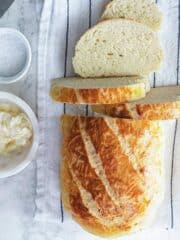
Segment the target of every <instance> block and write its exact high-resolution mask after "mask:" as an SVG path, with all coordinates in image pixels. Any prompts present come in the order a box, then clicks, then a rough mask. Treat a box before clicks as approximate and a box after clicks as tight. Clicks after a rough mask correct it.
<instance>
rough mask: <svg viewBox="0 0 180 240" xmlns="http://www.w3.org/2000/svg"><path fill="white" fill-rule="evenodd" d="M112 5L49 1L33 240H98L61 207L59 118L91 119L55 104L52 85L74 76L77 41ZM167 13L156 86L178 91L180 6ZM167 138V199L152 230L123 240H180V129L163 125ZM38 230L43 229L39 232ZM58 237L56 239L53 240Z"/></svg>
mask: <svg viewBox="0 0 180 240" xmlns="http://www.w3.org/2000/svg"><path fill="white" fill-rule="evenodd" d="M107 2H109V1H108V0H76V1H75V0H45V1H44V7H43V11H42V17H41V21H40V37H39V52H38V54H39V60H38V62H39V65H38V115H39V121H40V133H41V136H40V137H41V144H40V150H39V157H38V159H37V199H36V205H37V210H36V216H35V222H34V225H35V227H34V228H33V229H34V230H32V234H33V236H34V237H32V239H33V240H34V239H36V238H35V235H36V236H37V239H41V238H38V236H46V237H47V239H56V238H57V239H63V240H70V239H73V240H76V239H77V240H78V239H83V240H90V239H99V238H96V237H94V236H92V235H90V234H88V233H86V232H85V231H83V230H82V229H81V227H79V226H78V225H77V224H76V223H75V222H74V221H73V220H72V219H71V218H70V217H69V216H68V215H66V213H65V212H64V209H63V207H62V204H61V196H60V187H59V163H60V161H61V156H60V154H59V152H60V145H61V132H60V123H59V117H60V115H61V114H63V113H71V114H73V113H79V114H91V112H90V109H89V108H88V107H87V106H80V107H75V106H72V105H63V104H57V103H54V102H52V100H51V99H50V97H49V88H50V84H51V80H52V79H54V78H56V77H62V76H73V75H74V72H73V68H72V56H73V54H74V47H75V44H76V42H77V40H78V39H79V38H80V36H81V35H82V34H83V33H84V31H85V30H86V29H88V28H89V27H91V26H92V25H94V24H95V23H96V22H97V20H98V18H99V17H100V14H101V13H102V10H103V8H104V5H105V4H106V3H107ZM158 4H159V5H160V6H161V8H162V11H163V12H164V15H165V18H164V25H163V31H162V32H161V36H162V41H163V45H164V47H165V50H166V62H165V64H164V67H163V69H162V70H161V71H160V72H159V73H156V74H154V75H153V76H152V78H151V80H152V85H153V86H154V87H155V86H160V85H170V84H173V85H176V84H179V82H180V78H179V76H180V73H179V63H180V56H179V55H180V54H179V53H180V38H179V32H180V8H179V0H159V1H158ZM164 126H165V133H166V154H165V168H166V193H165V199H164V202H163V204H162V206H161V208H160V210H159V213H158V216H157V218H156V221H155V222H154V225H153V226H152V228H151V229H149V230H146V231H143V232H140V233H138V234H134V235H131V236H128V237H124V239H133V240H134V239H141V240H143V239H146V240H148V239H158V240H159V239H160V238H162V239H178V236H179V237H180V235H179V233H178V229H180V190H179V182H180V124H179V122H178V121H167V122H164ZM37 226H38V227H37ZM52 237H53V238H52ZM45 239H46V238H45Z"/></svg>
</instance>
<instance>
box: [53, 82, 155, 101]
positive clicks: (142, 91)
mask: <svg viewBox="0 0 180 240" xmlns="http://www.w3.org/2000/svg"><path fill="white" fill-rule="evenodd" d="M72 81H76V80H72ZM143 81H145V80H142V82H137V83H133V84H130V85H126V82H124V85H122V86H117V87H108V88H105V87H104V88H88V89H83V88H82V89H81V88H79V89H78V88H71V87H65V86H61V85H59V83H58V82H56V83H54V84H53V85H52V87H51V92H50V95H51V97H52V98H53V100H55V101H58V102H64V103H73V104H115V103H124V102H131V101H135V100H138V99H141V98H144V97H145V96H146V93H147V91H149V89H150V88H149V87H148V86H147V85H148V84H147V82H146V83H145V82H143Z"/></svg>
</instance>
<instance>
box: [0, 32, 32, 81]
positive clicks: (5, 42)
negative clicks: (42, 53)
mask: <svg viewBox="0 0 180 240" xmlns="http://www.w3.org/2000/svg"><path fill="white" fill-rule="evenodd" d="M0 48H1V52H0V83H1V84H9V83H14V82H17V81H20V80H24V79H25V77H26V76H27V73H28V71H29V68H30V66H31V60H32V51H31V46H30V44H29V41H28V40H27V38H26V37H25V36H24V35H23V34H22V33H21V32H19V31H18V30H16V29H13V28H0Z"/></svg>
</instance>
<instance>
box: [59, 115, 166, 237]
mask: <svg viewBox="0 0 180 240" xmlns="http://www.w3.org/2000/svg"><path fill="white" fill-rule="evenodd" d="M62 128H63V135H64V136H63V151H62V153H63V163H62V167H61V186H62V199H63V204H64V207H65V208H66V209H67V210H68V212H69V213H70V214H71V215H72V217H73V218H74V219H75V220H76V221H77V222H78V223H79V224H80V225H81V226H82V227H83V228H85V229H86V230H87V231H89V232H91V233H93V234H95V235H99V236H103V237H111V236H116V235H123V234H127V233H130V232H132V231H137V230H139V229H141V228H143V227H144V225H145V224H146V223H147V222H148V220H149V219H150V218H151V217H152V216H151V215H152V214H153V209H156V208H157V206H158V204H159V202H160V201H161V200H162V192H163V187H162V182H161V181H162V180H163V176H162V146H163V143H162V137H163V134H162V129H161V125H160V122H158V121H136V120H122V119H113V118H93V117H80V116H68V115H64V116H63V117H62ZM146 173H148V174H146Z"/></svg>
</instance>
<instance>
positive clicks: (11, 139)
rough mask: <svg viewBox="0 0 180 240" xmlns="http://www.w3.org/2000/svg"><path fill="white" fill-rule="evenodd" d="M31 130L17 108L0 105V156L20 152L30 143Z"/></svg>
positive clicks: (28, 122)
mask: <svg viewBox="0 0 180 240" xmlns="http://www.w3.org/2000/svg"><path fill="white" fill-rule="evenodd" d="M32 135H33V129H32V125H31V123H30V121H29V119H28V118H27V116H26V115H25V114H24V113H23V112H21V110H20V109H18V108H17V107H14V106H11V105H9V104H0V155H7V154H9V153H12V152H21V151H22V150H23V148H24V147H26V146H27V145H29V144H30V143H31V142H32Z"/></svg>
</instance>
